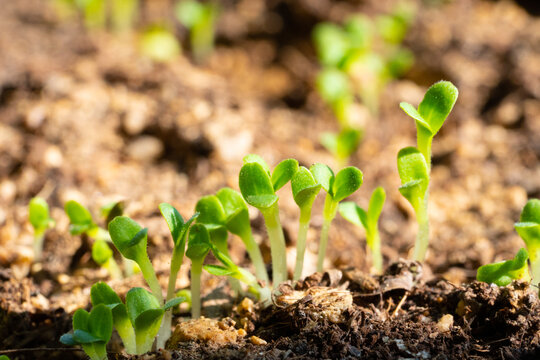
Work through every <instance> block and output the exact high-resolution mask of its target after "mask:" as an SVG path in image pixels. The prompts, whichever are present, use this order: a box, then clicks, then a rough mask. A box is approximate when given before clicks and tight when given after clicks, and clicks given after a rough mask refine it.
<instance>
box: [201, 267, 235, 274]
mask: <svg viewBox="0 0 540 360" xmlns="http://www.w3.org/2000/svg"><path fill="white" fill-rule="evenodd" d="M203 269H204V270H206V271H208V272H209V273H210V274H212V275H215V276H230V275H232V274H233V273H234V272H235V270H234V269H229V268H226V267H224V266H219V265H204V266H203Z"/></svg>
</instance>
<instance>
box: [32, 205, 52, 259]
mask: <svg viewBox="0 0 540 360" xmlns="http://www.w3.org/2000/svg"><path fill="white" fill-rule="evenodd" d="M28 220H29V221H30V224H32V227H33V228H34V259H35V261H41V259H42V257H43V240H44V239H45V232H46V231H47V229H49V228H51V227H53V226H54V224H55V222H54V220H53V219H51V217H50V216H49V205H48V204H47V202H46V201H45V199H43V198H40V197H35V198H32V200H30V203H29V204H28Z"/></svg>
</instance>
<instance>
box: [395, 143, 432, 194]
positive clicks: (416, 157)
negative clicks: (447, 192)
mask: <svg viewBox="0 0 540 360" xmlns="http://www.w3.org/2000/svg"><path fill="white" fill-rule="evenodd" d="M398 173H399V178H400V179H401V184H402V185H406V184H407V183H409V182H413V181H419V180H420V181H424V182H426V183H427V182H429V175H428V169H427V164H426V159H425V158H424V156H423V155H422V154H421V153H420V151H418V149H416V148H414V147H406V148H403V149H401V150H400V151H399V153H398Z"/></svg>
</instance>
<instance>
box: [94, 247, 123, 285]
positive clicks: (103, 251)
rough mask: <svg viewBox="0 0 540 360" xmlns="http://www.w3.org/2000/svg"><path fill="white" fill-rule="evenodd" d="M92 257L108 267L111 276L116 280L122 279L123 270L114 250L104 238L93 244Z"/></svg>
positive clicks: (105, 267)
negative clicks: (116, 259) (115, 258)
mask: <svg viewBox="0 0 540 360" xmlns="http://www.w3.org/2000/svg"><path fill="white" fill-rule="evenodd" d="M92 259H94V261H95V262H96V264H98V265H99V266H101V267H103V268H104V269H106V270H107V271H108V272H109V274H110V275H111V278H113V279H116V280H118V279H122V271H121V270H120V268H119V267H118V264H117V263H116V261H115V260H114V257H113V251H112V250H111V248H110V247H109V245H108V244H107V242H105V241H104V240H97V241H96V242H94V245H92Z"/></svg>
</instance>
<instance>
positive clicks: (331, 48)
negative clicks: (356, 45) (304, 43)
mask: <svg viewBox="0 0 540 360" xmlns="http://www.w3.org/2000/svg"><path fill="white" fill-rule="evenodd" d="M313 42H314V44H315V49H316V50H317V55H318V56H319V59H320V61H321V63H322V64H323V65H330V66H337V65H338V64H339V63H340V62H341V61H342V59H343V58H344V57H345V55H346V54H347V52H348V51H349V48H350V43H349V39H348V37H347V34H346V33H345V32H344V31H343V30H342V29H341V28H340V27H339V26H337V25H335V24H332V23H328V22H324V23H320V24H317V26H315V29H314V30H313Z"/></svg>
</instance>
